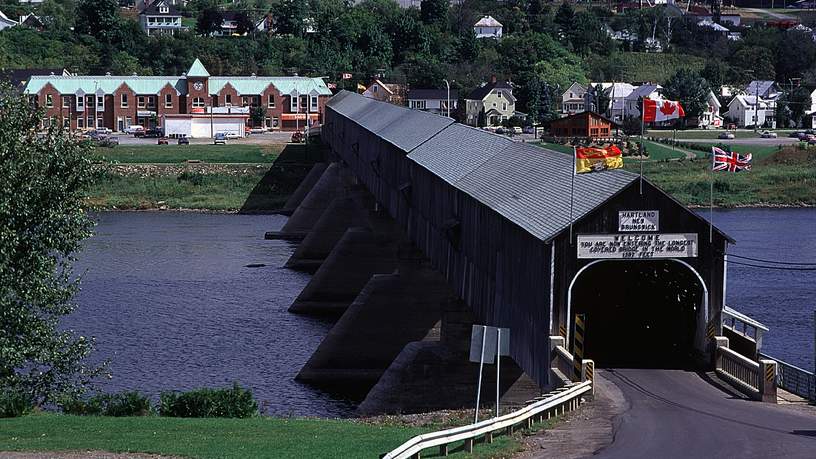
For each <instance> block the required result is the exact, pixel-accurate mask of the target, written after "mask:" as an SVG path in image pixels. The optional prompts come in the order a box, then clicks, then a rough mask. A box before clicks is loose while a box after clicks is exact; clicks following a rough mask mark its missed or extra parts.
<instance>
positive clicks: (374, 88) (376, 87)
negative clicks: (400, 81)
mask: <svg viewBox="0 0 816 459" xmlns="http://www.w3.org/2000/svg"><path fill="white" fill-rule="evenodd" d="M378 89H380V87H379V86H377V85H376V84H375V85H374V86H372V87H371V92H374V93H376V92H377V90H378Z"/></svg>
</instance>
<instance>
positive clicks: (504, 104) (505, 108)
mask: <svg viewBox="0 0 816 459" xmlns="http://www.w3.org/2000/svg"><path fill="white" fill-rule="evenodd" d="M502 110H507V102H504V103H503V104H502Z"/></svg>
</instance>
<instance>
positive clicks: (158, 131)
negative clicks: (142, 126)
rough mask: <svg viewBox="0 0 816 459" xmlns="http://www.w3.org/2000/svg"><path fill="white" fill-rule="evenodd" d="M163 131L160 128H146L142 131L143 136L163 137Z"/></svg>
mask: <svg viewBox="0 0 816 459" xmlns="http://www.w3.org/2000/svg"><path fill="white" fill-rule="evenodd" d="M163 136H164V132H162V130H161V129H148V130H146V131H144V137H163Z"/></svg>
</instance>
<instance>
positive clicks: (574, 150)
mask: <svg viewBox="0 0 816 459" xmlns="http://www.w3.org/2000/svg"><path fill="white" fill-rule="evenodd" d="M577 154H578V149H577V147H576V146H575V145H573V146H572V183H571V184H570V213H569V219H570V227H569V238H570V246H572V206H573V201H574V199H573V198H574V197H575V175H576V173H575V171H576V169H575V168H576V161H577Z"/></svg>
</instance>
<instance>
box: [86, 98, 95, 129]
mask: <svg viewBox="0 0 816 459" xmlns="http://www.w3.org/2000/svg"><path fill="white" fill-rule="evenodd" d="M93 104H94V96H88V103H87V105H88V106H89V107H93ZM88 127H91V125H90V124H88Z"/></svg>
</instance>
